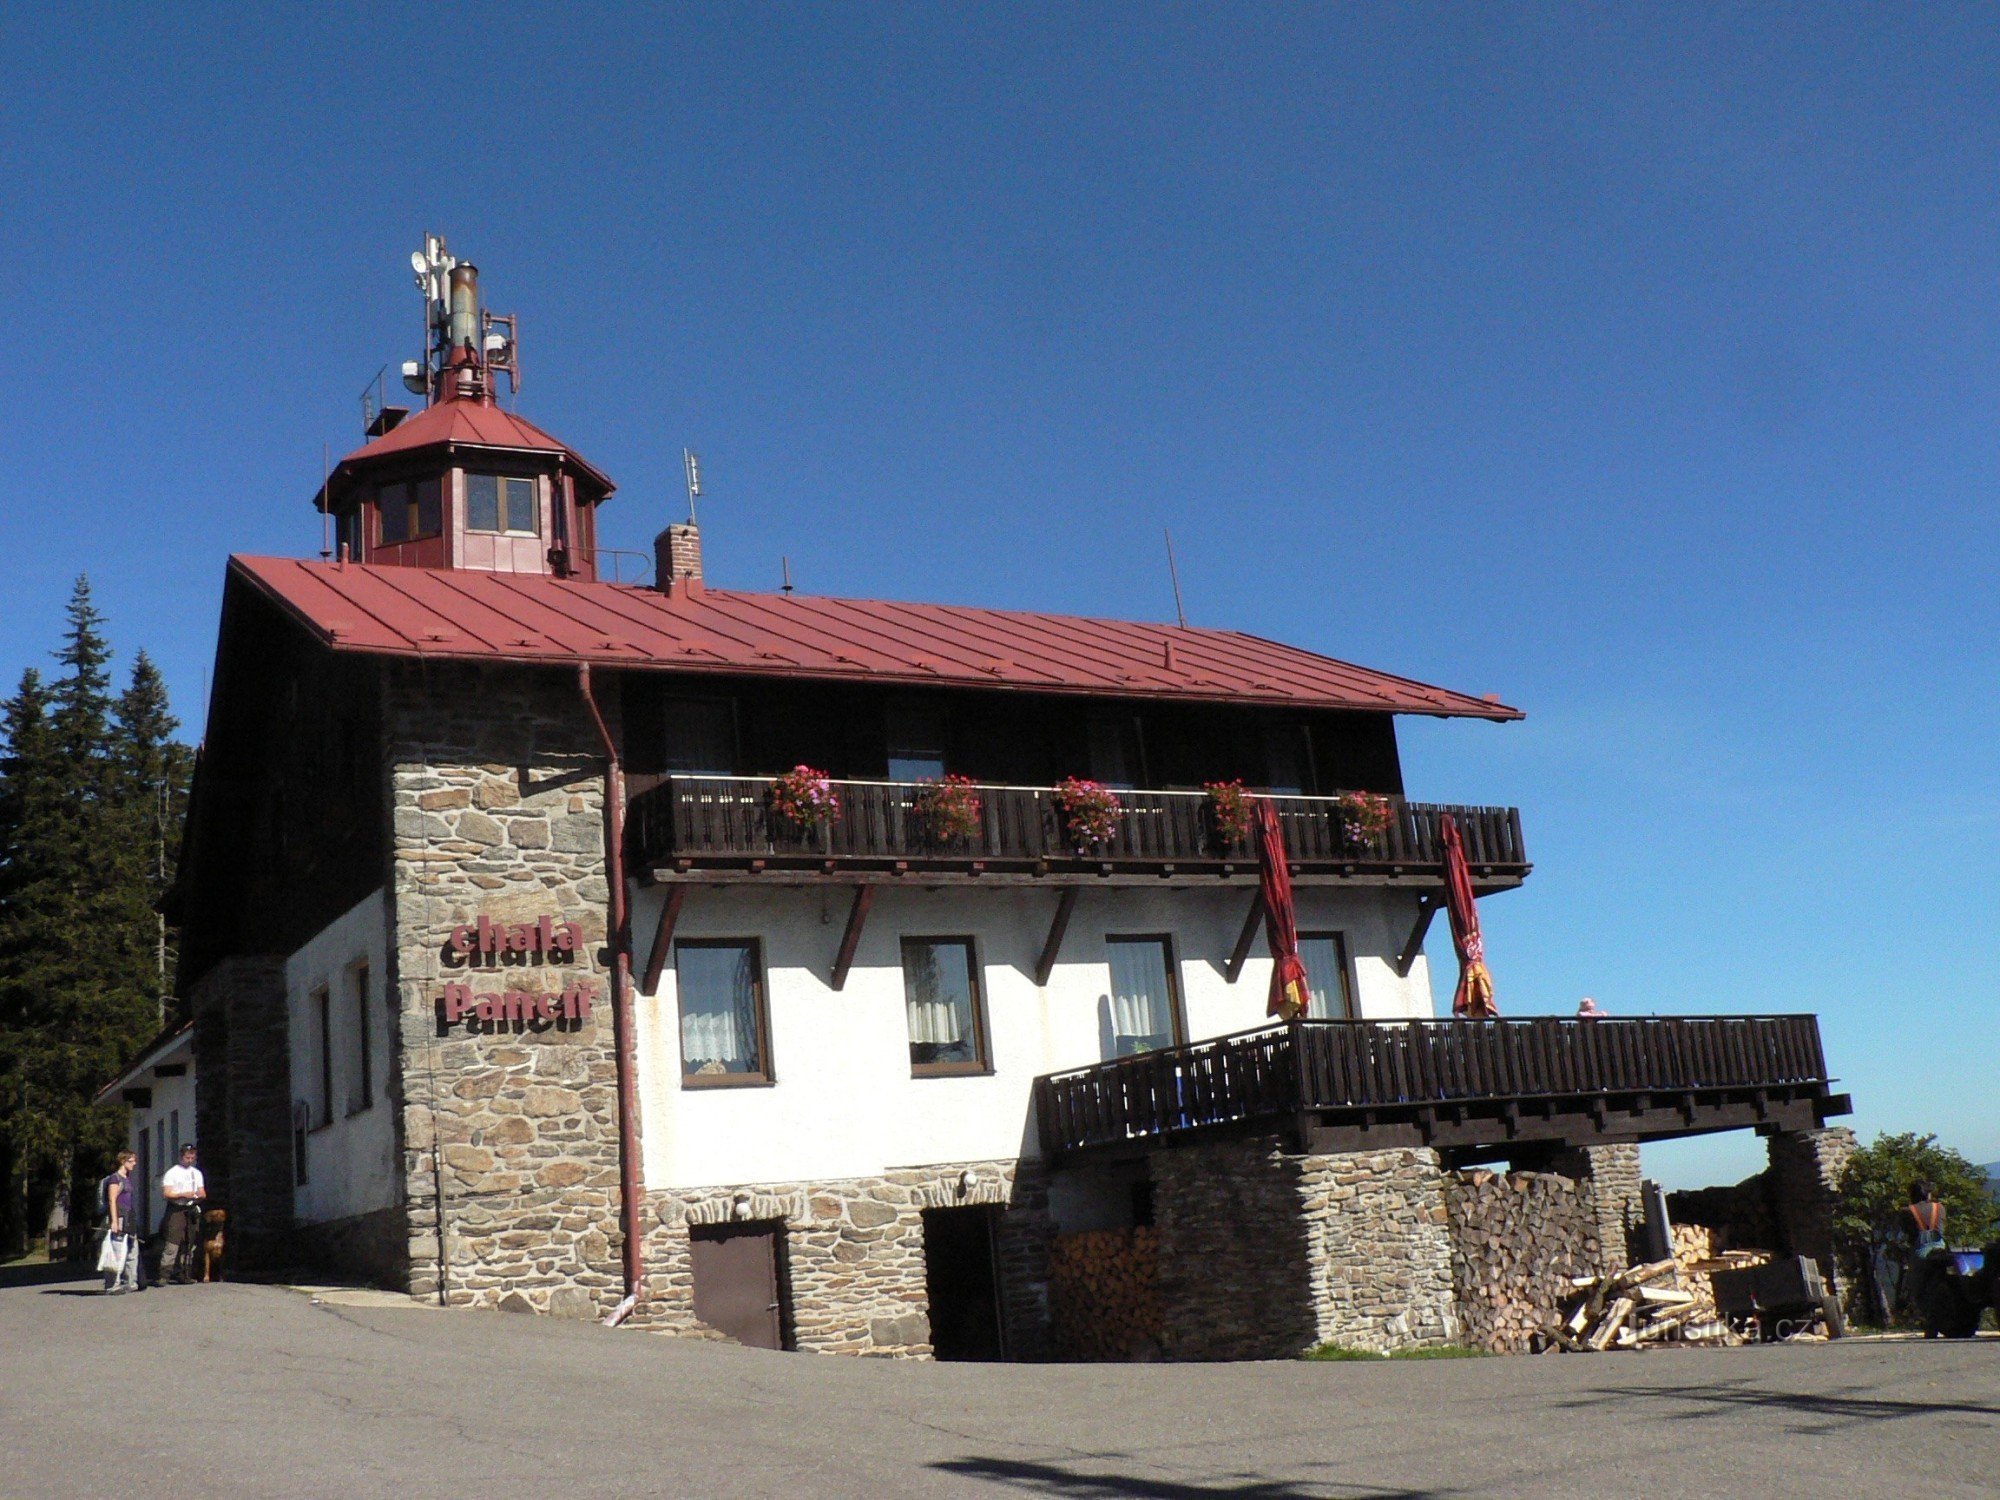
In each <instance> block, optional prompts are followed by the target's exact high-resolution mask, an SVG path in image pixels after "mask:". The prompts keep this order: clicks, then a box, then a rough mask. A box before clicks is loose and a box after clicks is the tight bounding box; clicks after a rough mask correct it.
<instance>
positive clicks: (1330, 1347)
mask: <svg viewBox="0 0 2000 1500" xmlns="http://www.w3.org/2000/svg"><path fill="white" fill-rule="evenodd" d="M1486 1357H1487V1351H1486V1350H1484V1349H1468V1348H1466V1347H1465V1345H1463V1344H1439V1345H1435V1346H1432V1347H1429V1348H1423V1349H1398V1350H1396V1351H1394V1352H1393V1353H1390V1354H1377V1353H1376V1352H1375V1351H1374V1350H1373V1349H1353V1348H1349V1347H1348V1346H1347V1345H1346V1344H1321V1345H1320V1346H1319V1347H1318V1348H1316V1349H1308V1350H1307V1351H1306V1352H1305V1354H1304V1355H1302V1356H1301V1358H1304V1359H1312V1360H1341V1359H1365V1360H1379V1359H1485V1358H1486Z"/></svg>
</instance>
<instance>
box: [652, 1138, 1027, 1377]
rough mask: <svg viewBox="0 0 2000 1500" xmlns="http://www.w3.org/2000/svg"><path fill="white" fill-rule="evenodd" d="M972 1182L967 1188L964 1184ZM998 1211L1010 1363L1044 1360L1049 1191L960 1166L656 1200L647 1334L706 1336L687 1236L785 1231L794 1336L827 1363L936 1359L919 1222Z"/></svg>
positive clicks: (1018, 1178) (994, 1170) (1022, 1177)
mask: <svg viewBox="0 0 2000 1500" xmlns="http://www.w3.org/2000/svg"><path fill="white" fill-rule="evenodd" d="M968 1174H969V1175H970V1180H969V1182H968V1180H967V1178H968ZM982 1204H991V1205H995V1206H998V1207H999V1208H1001V1209H1002V1213H1001V1215H1000V1220H999V1225H998V1228H997V1238H998V1244H997V1250H998V1259H999V1265H1000V1278H1001V1287H1000V1293H1001V1302H1002V1307H1003V1316H1004V1319H1005V1322H1006V1328H1007V1340H1008V1347H1009V1351H1010V1353H1011V1354H1012V1355H1013V1357H1014V1358H1017V1359H1033V1358H1037V1357H1039V1356H1040V1355H1041V1354H1042V1353H1043V1352H1044V1351H1045V1349H1046V1347H1047V1338H1048V1331H1047V1325H1048V1307H1049V1293H1048V1241H1049V1235H1050V1223H1049V1217H1048V1189H1047V1184H1046V1181H1045V1180H1044V1178H1043V1177H1042V1174H1041V1172H1040V1171H1039V1169H1038V1168H1037V1167H1036V1166H1035V1164H1034V1163H1032V1162H1030V1163H1022V1164H1019V1165H1018V1167H1017V1164H1016V1163H1014V1162H1012V1161H995V1162H953V1163H950V1164H947V1165H941V1166H930V1167H912V1168H907V1169H901V1170H896V1171H891V1172H887V1173H885V1174H883V1175H882V1176H880V1177H860V1178H850V1179H844V1180H840V1181H820V1182H810V1183H807V1182H793V1183H761V1184H757V1185H755V1186H748V1187H739V1188H709V1189H691V1190H687V1191H681V1192H667V1193H653V1194H650V1195H649V1196H648V1199H647V1219H648V1221H649V1223H650V1224H651V1225H652V1227H651V1228H650V1229H649V1230H648V1232H647V1236H646V1242H645V1251H646V1301H645V1302H644V1303H643V1304H642V1306H641V1308H640V1310H639V1312H638V1313H637V1314H636V1315H635V1321H636V1322H637V1323H638V1325H639V1326H645V1327H652V1328H655V1329H658V1330H661V1331H664V1332H675V1333H687V1334H701V1333H703V1332H704V1329H703V1326H702V1325H701V1324H700V1323H698V1322H697V1321H696V1319H695V1315H694V1265H693V1253H692V1251H691V1249H690V1248H689V1237H688V1229H689V1227H690V1226H691V1225H697V1224H716V1223H725V1222H730V1221H743V1222H753V1221H771V1220H776V1221H778V1222H779V1223H781V1224H782V1225H783V1230H784V1256H785V1271H786V1281H787V1285H788V1286H789V1288H790V1302H791V1327H790V1330H789V1332H790V1336H791V1340H792V1342H793V1344H794V1346H795V1347H796V1348H798V1349H800V1350H803V1351H808V1352H812V1353H821V1354H873V1355H892V1356H906V1357H907V1356H924V1355H928V1354H929V1353H930V1352H931V1343H930V1319H929V1303H930V1298H929V1292H928V1290H927V1288H926V1282H925V1273H926V1265H925V1259H924V1225H923V1211H924V1210H925V1209H927V1208H965V1207H972V1206H977V1205H982Z"/></svg>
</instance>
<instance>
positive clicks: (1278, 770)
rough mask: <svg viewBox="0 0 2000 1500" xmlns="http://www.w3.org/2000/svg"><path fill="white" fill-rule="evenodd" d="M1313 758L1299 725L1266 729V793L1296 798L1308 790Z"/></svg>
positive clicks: (1270, 726) (1271, 726)
mask: <svg viewBox="0 0 2000 1500" xmlns="http://www.w3.org/2000/svg"><path fill="white" fill-rule="evenodd" d="M1309 762H1310V755H1309V753H1308V749H1307V745H1306V737H1305V731H1304V730H1303V729H1302V728H1301V727H1300V726H1299V725H1297V724H1269V723H1267V724H1266V725H1265V726H1264V790H1265V791H1267V792H1271V793H1273V794H1275V795H1277V796H1280V797H1296V796H1298V795H1300V794H1301V793H1302V792H1304V791H1305V789H1306V779H1307V778H1306V768H1307V766H1308V764H1309Z"/></svg>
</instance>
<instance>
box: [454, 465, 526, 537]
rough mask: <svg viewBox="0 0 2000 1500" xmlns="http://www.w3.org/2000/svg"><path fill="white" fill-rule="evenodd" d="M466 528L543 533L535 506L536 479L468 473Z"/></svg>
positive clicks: (471, 529) (466, 481) (466, 482)
mask: <svg viewBox="0 0 2000 1500" xmlns="http://www.w3.org/2000/svg"><path fill="white" fill-rule="evenodd" d="M465 529H466V530H467V531H509V532H516V533H523V534H526V535H529V536H533V535H535V534H536V533H538V532H540V530H541V529H542V528H541V523H540V518H539V516H538V515H537V514H536V507H535V481H534V480H532V479H508V478H504V477H502V476H501V475H498V474H468V475H466V476H465Z"/></svg>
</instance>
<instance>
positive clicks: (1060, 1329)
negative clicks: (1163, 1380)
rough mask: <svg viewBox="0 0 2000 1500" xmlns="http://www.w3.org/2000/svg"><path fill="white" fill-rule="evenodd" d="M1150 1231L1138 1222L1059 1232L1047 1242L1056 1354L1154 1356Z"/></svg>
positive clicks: (1155, 1294) (1154, 1266)
mask: <svg viewBox="0 0 2000 1500" xmlns="http://www.w3.org/2000/svg"><path fill="white" fill-rule="evenodd" d="M1158 1264H1159V1253H1158V1237H1157V1235H1156V1233H1155V1231H1154V1230H1152V1229H1151V1228H1149V1227H1146V1226H1144V1225H1140V1226H1137V1227H1135V1228H1131V1229H1090V1230H1085V1231H1083V1232H1082V1233H1079V1234H1059V1235H1057V1236H1056V1237H1055V1239H1054V1240H1053V1241H1052V1242H1051V1243H1050V1245H1049V1290H1050V1294H1051V1295H1050V1301H1051V1304H1052V1306H1051V1312H1052V1313H1053V1322H1054V1326H1053V1328H1052V1330H1051V1332H1052V1336H1053V1343H1054V1345H1055V1353H1056V1357H1057V1358H1059V1359H1076V1360H1120V1359H1132V1358H1134V1357H1144V1356H1145V1355H1147V1354H1148V1353H1154V1354H1157V1352H1158V1349H1159V1346H1160V1337H1161V1331H1162V1321H1161V1314H1160V1292H1159V1279H1158Z"/></svg>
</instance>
